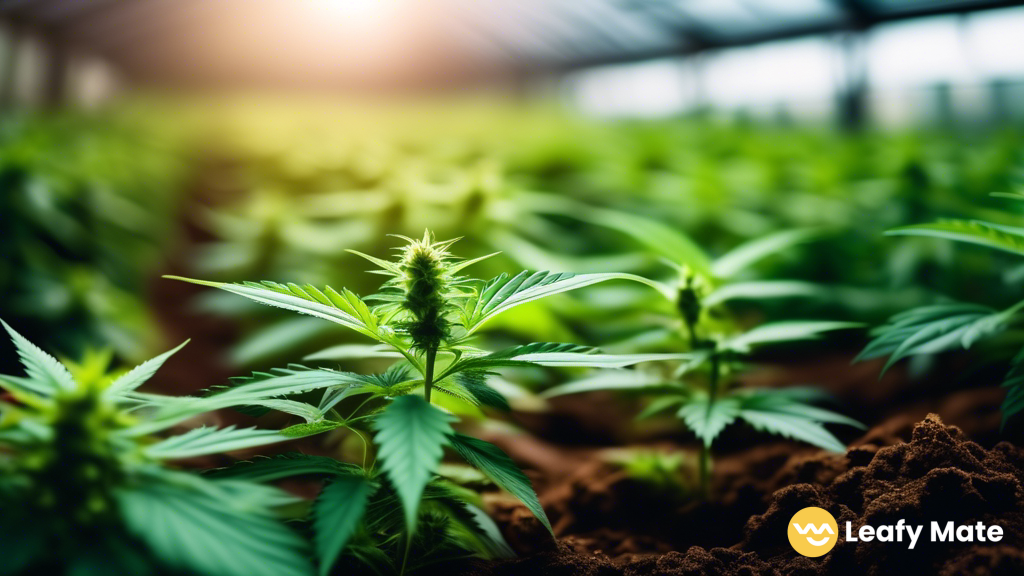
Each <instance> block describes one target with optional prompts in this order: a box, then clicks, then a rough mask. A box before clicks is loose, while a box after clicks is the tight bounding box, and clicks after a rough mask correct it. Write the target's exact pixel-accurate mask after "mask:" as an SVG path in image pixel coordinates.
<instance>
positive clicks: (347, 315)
mask: <svg viewBox="0 0 1024 576" xmlns="http://www.w3.org/2000/svg"><path fill="white" fill-rule="evenodd" d="M164 278H168V279H171V280H181V281H183V282H190V283H192V284H199V285H201V286H210V287H212V288H219V289H221V290H226V291H228V292H232V293H234V294H238V295H239V296H244V297H246V298H249V299H250V300H254V301H256V302H259V303H261V304H266V305H268V306H274V307H277V308H284V309H285V310H291V311H292V312H299V313H301V314H309V315H310V316H316V317H317V318H322V319H324V320H329V321H331V322H334V323H336V324H340V325H342V326H345V327H346V328H350V329H352V330H355V331H356V332H359V333H360V334H363V335H365V336H369V337H370V338H373V339H375V340H378V341H383V340H382V338H381V336H380V334H379V333H378V326H377V320H376V317H375V316H374V315H373V313H372V311H370V309H369V308H368V307H367V306H366V304H365V303H363V302H362V300H360V299H359V297H358V296H356V295H355V294H354V293H352V292H350V291H349V290H346V289H342V291H341V292H337V291H335V290H334V289H333V288H331V287H330V286H328V287H327V288H326V289H325V290H324V291H320V290H319V289H317V288H316V287H315V286H312V285H309V284H307V285H305V286H298V285H296V284H278V283H277V282H270V281H264V282H262V283H255V282H246V283H244V284H228V283H224V282H207V281H205V280H194V279H191V278H183V277H181V276H164Z"/></svg>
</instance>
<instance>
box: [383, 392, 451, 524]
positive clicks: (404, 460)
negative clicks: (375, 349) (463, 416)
mask: <svg viewBox="0 0 1024 576" xmlns="http://www.w3.org/2000/svg"><path fill="white" fill-rule="evenodd" d="M454 421H455V417H454V416H452V415H450V414H447V413H445V412H442V411H441V410H440V409H438V408H435V407H434V406H431V405H430V404H427V402H426V401H425V400H424V399H423V398H421V397H420V396H402V397H399V398H396V399H395V400H394V401H393V402H392V403H391V405H390V406H388V407H387V408H386V409H385V410H384V412H382V413H381V414H380V415H379V416H378V417H377V419H376V420H375V421H374V423H373V428H374V430H376V431H377V435H376V438H375V441H376V443H377V446H378V447H379V450H378V452H377V458H378V460H379V461H380V464H381V469H382V470H383V471H384V473H385V474H387V477H388V479H389V480H390V481H391V484H392V485H393V486H394V487H395V490H396V491H397V493H398V496H399V498H400V499H401V501H402V508H403V510H404V511H405V523H406V531H407V532H408V533H409V534H412V533H413V532H414V531H415V529H416V517H417V513H418V510H419V504H420V497H421V496H422V495H423V490H424V488H425V487H426V485H427V482H429V481H430V478H431V477H432V476H433V475H434V473H435V472H436V471H437V466H438V464H440V463H441V456H443V455H444V447H445V446H447V445H448V443H449V442H450V440H451V436H452V435H453V434H454V433H455V431H454V430H452V426H451V422H454Z"/></svg>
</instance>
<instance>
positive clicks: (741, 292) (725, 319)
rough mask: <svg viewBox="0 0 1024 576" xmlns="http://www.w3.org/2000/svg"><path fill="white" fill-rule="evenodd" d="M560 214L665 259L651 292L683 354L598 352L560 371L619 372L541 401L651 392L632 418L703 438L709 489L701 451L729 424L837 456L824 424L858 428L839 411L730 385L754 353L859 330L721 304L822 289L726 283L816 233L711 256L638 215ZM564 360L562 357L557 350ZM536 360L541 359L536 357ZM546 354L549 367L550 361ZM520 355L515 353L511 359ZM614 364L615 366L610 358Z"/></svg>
mask: <svg viewBox="0 0 1024 576" xmlns="http://www.w3.org/2000/svg"><path fill="white" fill-rule="evenodd" d="M554 207H555V209H557V210H558V211H559V213H560V214H561V215H563V216H567V217H573V218H578V219H581V220H584V221H587V222H591V223H594V224H598V225H601V226H606V227H608V228H612V229H614V230H617V231H619V232H622V233H624V234H627V235H629V236H632V237H633V238H634V239H636V240H637V241H639V242H640V243H642V244H644V245H646V246H647V247H648V248H650V249H653V250H656V251H657V252H658V253H659V254H660V255H661V256H663V257H664V258H666V259H668V261H669V262H670V263H672V264H673V265H674V267H675V268H676V269H677V271H678V273H679V278H678V281H677V282H676V283H674V284H673V285H670V286H668V285H666V286H663V287H662V288H661V289H660V290H659V292H661V293H662V294H665V295H668V297H669V300H670V301H671V302H672V304H673V308H674V310H675V312H676V314H677V318H676V319H674V321H673V320H669V319H666V321H665V322H663V324H664V325H668V326H671V325H673V324H674V325H675V326H677V327H678V330H677V331H675V332H677V333H675V334H673V332H674V331H673V330H671V329H670V330H662V333H664V334H665V335H666V336H667V338H666V340H667V341H668V342H670V343H671V344H673V345H674V346H676V347H678V348H681V349H683V350H685V351H684V352H678V353H660V354H659V353H653V354H652V353H648V354H623V355H607V356H605V357H604V358H601V356H602V355H598V354H592V355H589V357H588V358H589V359H593V360H597V361H591V362H589V363H582V362H577V363H573V364H569V363H566V364H565V365H577V366H587V365H589V366H603V367H610V368H623V367H626V366H630V365H634V364H636V365H640V367H639V368H638V369H636V370H611V371H608V372H604V373H599V374H595V375H591V376H587V377H585V378H583V379H580V380H577V381H574V382H569V383H566V384H563V385H560V386H556V387H554V388H551V389H549V390H548V391H546V392H545V393H544V395H545V396H546V397H554V396H562V395H566V394H577V393H582V392H593V391H598V390H616V391H620V392H632V393H638V394H644V395H648V396H653V397H654V400H653V401H652V402H651V403H650V404H649V405H648V406H647V408H645V409H644V411H643V412H641V413H640V415H639V416H638V418H648V417H651V416H654V415H656V414H659V413H663V412H666V411H668V410H670V409H671V410H674V411H675V415H676V417H677V418H679V419H681V420H682V421H683V423H684V424H685V425H686V427H687V428H689V429H690V430H691V431H693V433H694V435H696V437H697V438H698V439H699V440H700V441H701V444H702V446H703V450H702V452H701V462H700V464H701V472H702V473H701V483H702V490H703V491H704V493H705V494H706V493H707V490H708V486H707V482H708V477H709V476H708V466H709V464H710V456H709V451H710V448H711V447H712V444H713V443H714V441H715V439H716V438H717V437H718V436H719V434H721V432H722V431H723V430H724V429H725V428H726V427H728V426H729V425H731V424H733V423H734V422H737V421H742V422H745V423H747V424H748V425H750V426H752V427H753V428H755V429H757V430H760V431H764V432H768V433H771V434H776V435H780V436H783V437H787V438H791V439H794V440H798V441H801V442H807V443H809V444H812V445H814V446H818V447H820V448H824V449H826V450H833V451H843V450H844V449H845V447H844V445H843V443H842V442H840V441H839V440H838V439H837V438H836V437H835V436H833V435H832V433H830V432H829V431H828V430H826V429H825V427H824V426H823V424H844V425H850V426H855V427H861V425H860V424H859V423H858V422H856V421H855V420H852V419H850V418H847V417H845V416H842V415H841V414H838V413H835V412H832V411H830V410H825V409H822V408H818V407H816V406H813V405H812V404H811V403H810V402H811V401H814V400H821V397H820V395H819V396H812V395H808V394H806V393H797V392H796V391H793V390H789V391H787V390H785V389H783V390H771V389H756V388H745V387H741V386H739V385H737V384H736V382H735V377H736V375H737V374H739V373H741V372H742V370H743V369H744V367H745V365H746V364H747V360H748V358H749V357H750V356H751V354H752V353H753V352H755V351H756V349H758V348H761V347H765V346H771V345H778V344H784V343H790V342H799V341H810V340H817V339H821V338H823V337H825V335H826V334H827V333H829V332H833V331H837V330H848V329H854V328H859V327H861V324H859V323H853V322H834V321H779V322H769V323H765V324H761V325H759V326H753V327H750V328H748V329H744V327H743V326H742V325H741V324H740V323H739V322H737V321H736V320H735V319H734V317H733V315H732V313H731V311H730V310H729V308H728V305H729V304H731V303H732V301H733V300H739V299H748V300H768V299H772V298H790V297H804V296H817V295H820V294H822V293H823V292H825V290H823V288H822V287H819V286H815V285H813V284H809V283H806V282H796V281H789V280H760V281H742V282H730V279H731V278H734V277H737V276H738V275H740V274H741V273H742V272H745V271H747V270H748V269H749V268H750V267H751V266H752V265H754V264H755V263H757V262H759V261H760V260H762V259H765V258H767V257H769V256H772V255H774V254H776V253H778V252H779V251H780V250H783V249H786V248H789V247H791V246H794V245H797V244H802V243H805V242H808V241H809V240H811V239H813V238H815V237H817V236H819V233H818V232H816V231H812V230H793V231H782V232H778V233H775V234H770V235H768V236H765V237H763V238H760V239H755V240H752V241H750V242H747V243H745V244H743V245H741V246H739V247H737V248H735V249H733V250H732V251H730V252H728V253H726V254H725V255H724V256H722V257H721V258H719V259H717V260H715V259H712V258H710V257H709V256H707V255H706V254H704V253H703V252H699V253H698V252H696V251H695V250H696V249H695V246H696V244H695V243H694V242H693V241H692V240H690V239H689V238H688V237H686V236H685V235H683V234H681V233H680V232H677V231H676V230H673V229H671V228H668V227H665V226H663V225H660V224H656V225H653V226H647V225H646V224H645V222H646V221H645V219H643V218H642V217H638V216H633V215H620V214H618V213H612V212H610V211H607V210H596V211H595V210H591V209H587V208H586V207H584V206H577V205H576V204H575V203H572V202H559V203H556V204H554ZM562 354H563V355H566V354H564V353H562ZM542 355H543V354H542ZM552 356H555V355H553V354H552V355H548V356H547V357H546V358H545V360H546V361H547V364H548V365H551V364H553V363H554V360H555V358H553V357H552ZM513 358H517V359H518V358H521V357H513ZM616 358H618V359H620V361H618V362H616Z"/></svg>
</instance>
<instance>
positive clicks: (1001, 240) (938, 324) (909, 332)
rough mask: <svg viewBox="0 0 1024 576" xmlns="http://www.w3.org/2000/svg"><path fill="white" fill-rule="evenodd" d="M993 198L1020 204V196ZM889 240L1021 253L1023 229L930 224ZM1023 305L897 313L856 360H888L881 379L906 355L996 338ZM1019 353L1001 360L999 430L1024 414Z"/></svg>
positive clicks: (1023, 381)
mask: <svg viewBox="0 0 1024 576" xmlns="http://www.w3.org/2000/svg"><path fill="white" fill-rule="evenodd" d="M993 195H994V196H998V197H1002V198H1008V199H1012V200H1020V199H1021V198H1022V197H1021V195H1020V194H1019V193H997V194H993ZM886 234H887V235H892V236H926V237H934V238H942V239H946V240H953V241H956V242H962V243H967V244H976V245H980V246H984V247H987V248H992V249H994V250H999V251H1003V252H1010V253H1012V254H1015V255H1022V254H1024V229H1022V228H1018V227H1013V226H1006V225H1002V224H996V223H993V222H983V221H976V220H971V221H966V220H944V221H940V222H936V223H934V224H917V225H912V226H903V227H901V228H895V229H893V230H889V231H888V232H886ZM1022 310H1024V301H1021V302H1018V303H1017V304H1014V305H1013V306H1010V307H1008V308H1006V309H1004V310H997V309H995V308H992V307H990V306H986V305H982V304H971V303H961V302H951V303H943V304H935V305H929V306H921V307H918V308H914V309H911V310H908V311H906V312H901V313H899V314H896V315H894V316H893V317H892V318H890V320H889V322H888V323H887V324H886V325H884V326H881V327H879V328H878V329H877V330H875V332H874V334H873V336H874V338H873V339H872V340H871V342H869V343H868V345H867V346H866V347H865V348H864V350H863V351H862V352H861V354H860V355H859V356H858V357H857V360H867V359H870V358H879V357H884V356H888V357H889V359H888V361H887V362H886V363H885V366H884V367H883V368H882V373H883V374H884V373H885V371H887V370H888V369H889V368H891V367H892V366H893V365H894V364H895V363H896V362H899V361H900V360H903V359H904V358H908V357H911V356H921V355H934V354H939V353H942V352H948V351H952V350H958V349H968V348H971V347H972V346H973V345H974V344H976V343H977V342H979V341H990V340H996V339H998V337H999V335H1000V334H1002V333H1004V332H1006V331H1007V330H1009V329H1010V328H1012V327H1014V326H1015V325H1017V324H1018V323H1019V322H1020V320H1021V311H1022ZM1021 358H1022V355H1021V354H1017V355H1015V356H1013V357H1012V358H1006V360H1007V361H1008V362H1009V363H1010V369H1009V371H1008V373H1007V375H1006V377H1005V378H1004V380H1003V387H1005V388H1007V394H1006V398H1005V399H1004V400H1003V406H1002V410H1003V425H1004V426H1005V424H1006V422H1007V420H1009V419H1010V418H1011V417H1013V416H1015V415H1016V414H1018V413H1020V411H1021V410H1022V409H1024V378H1022V377H1021V375H1022V372H1021Z"/></svg>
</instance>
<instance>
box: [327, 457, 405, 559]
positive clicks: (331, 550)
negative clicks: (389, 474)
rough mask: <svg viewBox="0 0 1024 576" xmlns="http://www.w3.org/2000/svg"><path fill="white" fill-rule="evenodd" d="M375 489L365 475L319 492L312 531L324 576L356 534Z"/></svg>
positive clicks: (339, 480) (339, 479) (337, 480)
mask: <svg viewBox="0 0 1024 576" xmlns="http://www.w3.org/2000/svg"><path fill="white" fill-rule="evenodd" d="M375 488H376V486H375V485H374V484H373V482H371V481H369V480H368V479H366V478H365V477H363V476H355V475H353V476H338V477H336V478H335V479H334V480H333V481H332V482H330V483H329V484H327V485H326V486H324V489H323V490H322V491H321V492H320V497H319V498H317V500H316V504H315V505H314V506H313V530H314V533H315V535H316V536H315V538H314V541H315V543H316V554H317V557H318V559H319V562H320V574H321V575H322V576H326V575H327V574H329V573H330V571H331V568H332V567H333V566H334V563H335V562H336V561H337V560H338V556H339V555H340V554H341V551H342V550H344V549H345V544H347V543H348V541H349V538H351V537H352V534H353V533H355V531H356V528H357V527H358V526H359V521H360V520H361V519H362V517H363V512H365V511H366V504H367V501H368V500H369V498H370V496H371V495H372V494H373V491H374V489H375ZM417 501H418V498H417Z"/></svg>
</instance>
